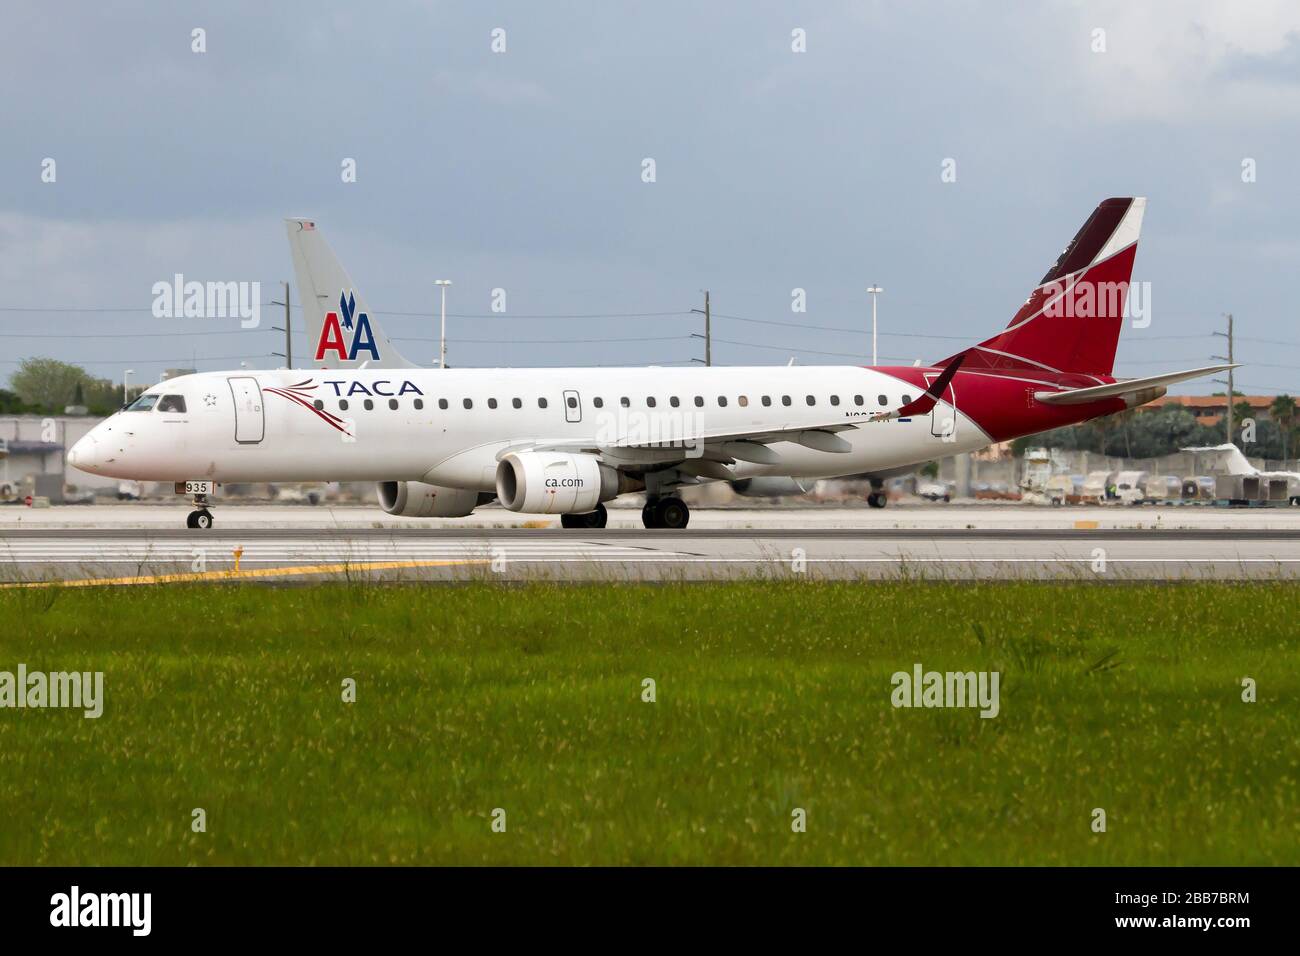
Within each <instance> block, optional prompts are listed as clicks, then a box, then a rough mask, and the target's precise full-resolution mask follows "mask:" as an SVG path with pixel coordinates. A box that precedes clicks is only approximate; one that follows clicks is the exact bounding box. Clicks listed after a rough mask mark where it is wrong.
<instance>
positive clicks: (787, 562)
mask: <svg viewBox="0 0 1300 956" xmlns="http://www.w3.org/2000/svg"><path fill="white" fill-rule="evenodd" d="M1298 575H1300V531H1295V530H1289V529H1277V528H1240V529H1233V528H1182V529H1151V528H1136V527H1122V528H1108V529H1107V528H1098V529H1078V530H1073V529H1058V528H901V529H900V528H893V529H890V528H879V527H876V528H856V529H855V528H827V527H822V528H789V527H787V528H764V529H752V528H703V529H687V530H685V531H677V532H671V531H647V530H645V529H623V528H619V529H603V530H599V531H570V530H563V529H558V528H423V527H420V528H400V529H395V528H360V527H351V528H319V527H318V528H308V527H293V528H268V527H250V528H242V529H229V528H227V529H222V530H216V529H213V530H210V531H206V532H202V531H194V530H188V529H185V528H147V529H139V528H124V527H107V528H94V529H76V528H67V527H63V528H51V527H45V528H22V529H16V528H14V527H12V526H10V525H6V526H4V527H3V528H2V529H0V582H3V584H0V586H9V587H12V586H41V585H47V584H48V583H50V582H55V581H61V582H75V583H78V584H91V583H114V584H123V585H125V584H134V583H159V582H171V581H207V580H240V579H243V580H248V581H261V582H268V581H271V582H274V581H281V580H283V581H304V580H321V579H327V578H348V579H353V580H355V579H365V580H371V579H373V580H395V579H402V580H420V581H464V580H474V579H485V580H503V581H524V580H539V579H540V580H554V581H610V582H614V581H665V580H667V581H675V580H689V581H701V580H722V579H731V578H755V577H757V578H766V579H775V578H787V577H788V578H800V577H802V578H809V579H811V578H818V579H849V580H859V579H860V580H922V581H923V580H995V579H996V580H1005V579H1013V580H1050V579H1068V580H1084V581H1101V582H1108V581H1130V580H1163V581H1184V580H1197V581H1200V580H1224V579H1233V580H1242V579H1259V580H1279V579H1280V580H1292V579H1295V578H1296V577H1297V576H1298Z"/></svg>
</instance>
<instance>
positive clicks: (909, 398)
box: [903, 395, 912, 405]
mask: <svg viewBox="0 0 1300 956" xmlns="http://www.w3.org/2000/svg"><path fill="white" fill-rule="evenodd" d="M903 404H904V405H911V404H912V396H911V395H904V396H903Z"/></svg>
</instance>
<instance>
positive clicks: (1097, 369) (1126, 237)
mask: <svg viewBox="0 0 1300 956" xmlns="http://www.w3.org/2000/svg"><path fill="white" fill-rule="evenodd" d="M1146 203H1147V201H1146V200H1145V199H1141V198H1126V199H1107V200H1104V201H1103V202H1102V203H1101V205H1099V206H1098V207H1097V208H1096V209H1095V210H1093V213H1092V215H1091V216H1089V217H1088V220H1087V221H1086V222H1085V223H1084V224H1083V227H1082V228H1081V229H1080V230H1079V231H1078V232H1077V233H1075V236H1074V239H1072V240H1071V241H1070V244H1069V245H1068V246H1066V247H1065V251H1064V252H1062V253H1061V255H1060V257H1059V258H1058V259H1057V260H1056V262H1055V264H1054V265H1053V266H1052V268H1050V269H1048V270H1047V274H1046V275H1045V276H1043V278H1042V279H1040V280H1039V282H1038V285H1037V286H1036V287H1035V288H1034V290H1033V291H1032V292H1030V293H1029V298H1028V299H1026V300H1025V304H1024V305H1022V306H1021V307H1020V309H1019V311H1017V312H1016V314H1015V317H1014V318H1012V320H1011V323H1010V324H1009V325H1008V326H1007V327H1006V328H1005V329H1004V330H1002V331H1001V332H999V333H998V334H997V335H995V336H993V338H991V339H988V340H987V341H984V342H981V343H980V344H979V345H977V346H975V347H974V348H973V349H971V350H970V352H969V354H968V356H967V358H966V362H965V367H966V368H967V369H972V370H974V369H999V370H1015V371H1020V372H1030V371H1040V372H1041V371H1050V372H1076V373H1083V374H1086V375H1110V374H1111V372H1112V370H1113V369H1114V365H1115V349H1116V347H1117V346H1118V345H1119V333H1120V329H1121V327H1122V326H1123V324H1124V304H1125V302H1126V300H1127V297H1128V292H1129V279H1130V277H1131V276H1132V273H1133V259H1134V257H1135V256H1136V255H1137V241H1138V235H1139V233H1140V232H1141V231H1142V216H1143V213H1144V212H1145V211H1146ZM946 361H947V360H945V361H944V362H940V363H938V364H939V365H944V364H946Z"/></svg>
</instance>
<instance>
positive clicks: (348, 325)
mask: <svg viewBox="0 0 1300 956" xmlns="http://www.w3.org/2000/svg"><path fill="white" fill-rule="evenodd" d="M284 224H285V229H286V231H287V232H288V234H289V252H290V254H291V255H292V256H293V272H294V278H295V280H296V281H297V283H298V300H299V301H300V302H301V303H302V315H303V325H304V328H306V330H307V342H308V351H309V354H310V355H311V361H312V364H313V365H314V366H315V367H317V368H363V367H364V368H416V367H417V366H416V365H415V363H414V362H411V361H409V360H408V359H407V358H406V357H405V356H404V355H402V353H401V352H399V351H397V347H396V346H395V345H393V343H392V341H391V340H390V339H389V338H388V336H387V335H385V334H384V331H383V329H381V328H380V327H379V323H378V322H377V321H376V320H375V318H374V316H373V313H372V312H371V311H370V307H369V306H368V305H367V304H366V300H365V299H364V298H363V297H362V296H361V293H360V292H358V291H357V289H356V286H354V285H353V284H352V279H351V278H349V276H348V274H347V272H346V271H345V270H344V268H343V266H342V264H340V262H339V261H338V259H337V258H335V256H334V252H333V250H331V249H330V247H329V246H328V245H327V244H326V242H325V238H324V237H323V236H322V235H321V234H320V230H319V229H318V228H317V227H316V223H315V221H314V220H311V219H286V220H285V221H284Z"/></svg>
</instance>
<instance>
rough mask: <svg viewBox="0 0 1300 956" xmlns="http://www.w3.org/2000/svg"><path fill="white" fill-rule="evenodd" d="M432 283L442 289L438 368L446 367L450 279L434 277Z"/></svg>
mask: <svg viewBox="0 0 1300 956" xmlns="http://www.w3.org/2000/svg"><path fill="white" fill-rule="evenodd" d="M433 284H434V285H436V286H438V287H440V288H441V289H442V334H441V336H440V337H439V339H438V341H439V343H440V344H439V346H438V368H446V367H447V286H449V285H451V280H450V279H434V280H433Z"/></svg>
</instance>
